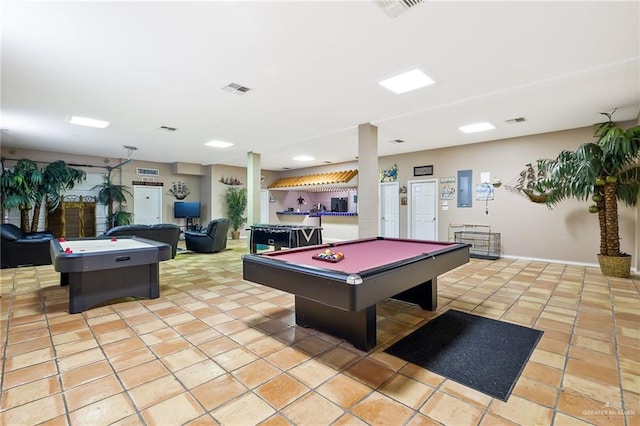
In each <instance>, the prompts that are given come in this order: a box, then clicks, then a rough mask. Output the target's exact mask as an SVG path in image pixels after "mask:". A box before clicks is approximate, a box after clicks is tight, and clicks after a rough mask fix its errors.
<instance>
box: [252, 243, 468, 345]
mask: <svg viewBox="0 0 640 426" xmlns="http://www.w3.org/2000/svg"><path fill="white" fill-rule="evenodd" d="M469 247H470V245H469V244H463V243H447V242H439V241H423V240H407V239H399V238H383V237H377V238H367V239H359V240H353V241H343V242H338V243H330V244H321V245H315V246H308V247H300V248H296V249H290V250H282V251H270V252H263V253H257V254H246V255H244V256H243V257H242V264H243V278H244V279H245V280H247V281H252V282H255V283H258V284H262V285H266V286H269V287H272V288H276V289H279V290H283V291H286V292H289V293H292V294H294V295H295V313H296V324H298V325H301V326H304V327H312V328H315V329H317V330H320V331H323V332H326V333H329V334H332V335H334V336H337V337H340V338H343V339H345V340H347V341H349V342H351V343H352V344H353V345H354V346H355V347H357V348H359V349H362V350H365V351H368V350H370V349H372V348H374V347H375V346H376V303H378V302H380V301H382V300H384V299H386V298H389V297H391V298H395V299H399V300H403V301H407V302H411V303H415V304H418V305H420V307H422V308H423V309H428V310H435V309H436V308H437V301H438V298H437V291H438V285H437V283H438V275H441V274H443V273H445V272H447V271H450V270H452V269H454V268H456V267H458V266H461V265H464V264H465V263H467V262H468V261H469ZM325 250H329V251H331V252H332V253H338V252H340V253H342V254H343V256H344V257H343V259H342V260H341V261H338V262H336V263H332V262H328V261H323V260H318V259H315V258H314V256H317V255H318V254H319V253H322V252H324V251H325Z"/></svg>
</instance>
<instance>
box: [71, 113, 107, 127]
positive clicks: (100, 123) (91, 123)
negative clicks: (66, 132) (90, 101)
mask: <svg viewBox="0 0 640 426" xmlns="http://www.w3.org/2000/svg"><path fill="white" fill-rule="evenodd" d="M69 123H71V124H75V125H77V126H87V127H96V128H98V129H104V128H105V127H108V126H109V124H111V123H109V122H108V121H104V120H96V119H95V118H88V117H79V116H77V115H73V116H71V118H70V119H69Z"/></svg>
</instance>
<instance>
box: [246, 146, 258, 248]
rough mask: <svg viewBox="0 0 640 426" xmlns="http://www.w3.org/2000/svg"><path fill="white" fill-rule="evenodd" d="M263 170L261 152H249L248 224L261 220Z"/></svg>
mask: <svg viewBox="0 0 640 426" xmlns="http://www.w3.org/2000/svg"><path fill="white" fill-rule="evenodd" d="M261 172H262V169H261V166H260V154H257V153H255V152H249V153H247V225H255V224H256V223H258V222H260V175H261ZM247 241H249V239H247Z"/></svg>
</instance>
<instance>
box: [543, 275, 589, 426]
mask: <svg viewBox="0 0 640 426" xmlns="http://www.w3.org/2000/svg"><path fill="white" fill-rule="evenodd" d="M566 270H567V268H566V266H565V268H564V269H563V272H562V274H560V280H562V275H564V272H565V271H566ZM586 277H587V271H586V270H585V271H584V272H583V274H582V280H581V282H580V292H579V295H580V296H579V300H578V303H577V307H576V315H575V317H574V318H573V323H572V325H571V334H570V336H569V344H567V350H566V352H565V354H564V355H565V356H564V364H563V366H562V372H561V374H560V384H559V385H558V394H557V395H556V399H555V401H554V404H553V407H552V408H553V418H552V419H551V421H552V423H553V422H555V419H556V417H557V416H558V403H559V402H560V398H561V396H562V392H563V389H564V386H563V383H564V375H565V372H566V369H567V365H568V364H569V359H570V358H569V352H570V351H571V341H572V340H573V335H574V333H575V329H576V324H577V323H578V316H579V314H580V306H581V305H582V296H583V291H584V288H585V280H586ZM556 288H557V285H556ZM551 296H553V294H552V295H551ZM548 304H549V301H547V304H545V307H546V306H547V305H548ZM567 415H568V414H567ZM570 417H572V418H574V419H575V418H576V417H573V416H570ZM577 420H580V419H577Z"/></svg>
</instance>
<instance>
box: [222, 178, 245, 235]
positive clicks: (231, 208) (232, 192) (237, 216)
mask: <svg viewBox="0 0 640 426" xmlns="http://www.w3.org/2000/svg"><path fill="white" fill-rule="evenodd" d="M224 199H225V202H226V205H227V217H228V218H229V225H230V226H231V238H232V239H234V240H237V239H238V238H240V228H241V227H242V225H244V223H245V222H246V220H247V218H246V217H245V216H244V211H245V209H246V208H247V190H246V189H245V188H238V187H237V186H231V187H229V188H227V190H226V192H225V193H224Z"/></svg>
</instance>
